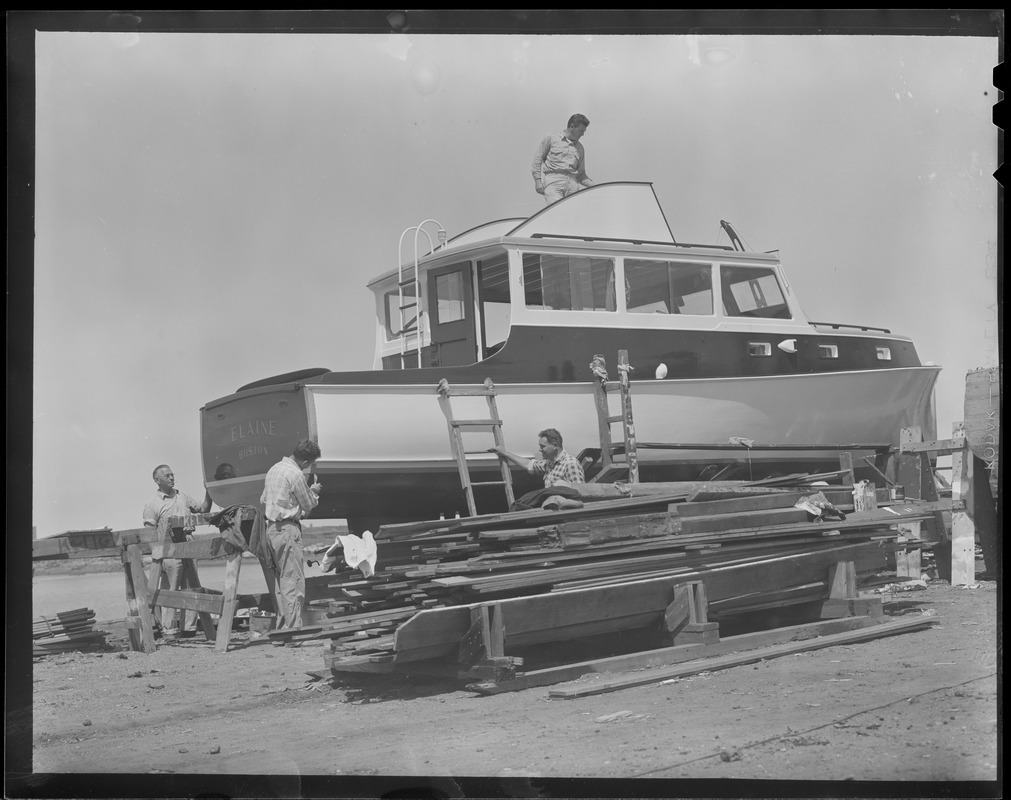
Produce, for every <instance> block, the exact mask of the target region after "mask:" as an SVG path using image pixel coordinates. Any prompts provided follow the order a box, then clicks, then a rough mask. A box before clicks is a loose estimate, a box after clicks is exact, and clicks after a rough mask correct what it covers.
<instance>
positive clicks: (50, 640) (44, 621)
mask: <svg viewBox="0 0 1011 800" xmlns="http://www.w3.org/2000/svg"><path fill="white" fill-rule="evenodd" d="M108 635H109V633H108V632H107V631H97V630H95V612H94V611H93V610H91V609H90V608H75V609H73V610H72V611H61V612H59V613H58V614H56V616H55V617H45V616H43V617H38V618H37V619H35V620H33V621H32V638H33V641H32V652H33V655H36V656H44V655H49V654H50V653H63V652H66V651H68V650H98V649H100V648H101V647H102V646H103V645H104V644H105V637H106V636H108Z"/></svg>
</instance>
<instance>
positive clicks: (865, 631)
mask: <svg viewBox="0 0 1011 800" xmlns="http://www.w3.org/2000/svg"><path fill="white" fill-rule="evenodd" d="M938 621H939V620H938V619H937V617H918V618H915V619H910V620H895V621H892V622H883V623H881V624H880V625H874V626H871V627H863V628H859V629H857V630H852V631H845V632H842V633H834V634H829V635H826V636H821V637H818V638H817V639H808V640H804V641H799V642H789V643H786V644H782V645H774V646H771V647H762V648H757V649H755V650H749V651H747V652H743V653H734V654H731V655H727V656H722V657H717V658H705V659H700V660H697V661H690V662H688V663H685V664H678V665H675V666H669V667H661V668H658V669H653V670H648V671H646V672H643V673H637V674H634V675H627V676H625V677H619V678H615V679H613V680H608V681H600V682H596V683H592V684H587V685H584V686H574V687H569V688H562V689H552V690H550V691H549V692H548V696H549V697H551V698H558V699H572V698H575V697H587V696H589V695H594V694H604V693H606V692H613V691H618V690H620V689H627V688H629V687H632V686H644V685H647V684H650V683H657V682H659V681H662V680H668V679H670V678H684V677H687V676H689V675H696V674H698V673H700V672H713V671H715V670H721V669H730V668H732V667H738V666H743V665H745V664H753V663H754V662H756V661H767V660H769V659H773V658H781V657H782V656H787V655H793V654H794V653H805V652H810V651H812V650H821V649H824V648H827V647H836V646H838V645H846V644H857V643H860V642H866V641H871V640H874V639H880V638H883V637H885V636H896V635H898V634H902V633H910V632H913V631H918V630H922V629H925V628H928V627H930V626H931V625H933V624H936V623H937V622H938Z"/></svg>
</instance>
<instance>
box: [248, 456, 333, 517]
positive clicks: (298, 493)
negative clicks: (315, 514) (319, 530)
mask: <svg viewBox="0 0 1011 800" xmlns="http://www.w3.org/2000/svg"><path fill="white" fill-rule="evenodd" d="M263 483H264V485H263V494H262V495H260V502H261V503H263V505H264V507H265V508H264V516H265V517H266V518H267V520H268V521H269V522H278V521H282V520H290V521H293V522H298V521H299V520H301V519H302V517H304V516H306V515H307V514H308V513H309V512H310V511H312V510H313V509H314V508H315V507H316V506H318V505H319V497H318V496H317V495H316V494H314V493H313V492H312V491H311V490H310V489H309V484H308V483H307V482H306V480H305V475H303V474H302V470H300V469H299V468H298V464H296V463H295V459H293V458H292V457H291V456H285V457H284V458H282V459H281V460H280V461H278V462H277V463H276V464H274V466H272V467H271V468H270V469H269V470H267V477H266V478H265V479H264V482H263Z"/></svg>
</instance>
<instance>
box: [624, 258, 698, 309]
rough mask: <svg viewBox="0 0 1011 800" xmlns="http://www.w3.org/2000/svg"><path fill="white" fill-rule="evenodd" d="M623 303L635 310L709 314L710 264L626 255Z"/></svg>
mask: <svg viewBox="0 0 1011 800" xmlns="http://www.w3.org/2000/svg"><path fill="white" fill-rule="evenodd" d="M625 304H626V306H627V308H628V310H629V311H631V312H633V313H636V314H699V315H701V314H710V315H711V314H712V313H713V276H712V267H711V266H710V265H709V264H684V263H676V262H673V261H652V260H647V259H637V258H626V259H625Z"/></svg>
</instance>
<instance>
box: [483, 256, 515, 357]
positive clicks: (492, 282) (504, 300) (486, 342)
mask: <svg viewBox="0 0 1011 800" xmlns="http://www.w3.org/2000/svg"><path fill="white" fill-rule="evenodd" d="M477 295H478V302H479V303H480V304H481V353H482V355H481V357H482V358H487V357H488V356H490V355H493V354H494V353H496V352H498V351H499V350H500V349H501V348H502V345H504V344H505V340H506V337H507V336H508V334H509V255H508V254H507V253H500V254H499V255H496V256H494V257H493V258H489V259H486V260H484V261H478V262H477Z"/></svg>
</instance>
